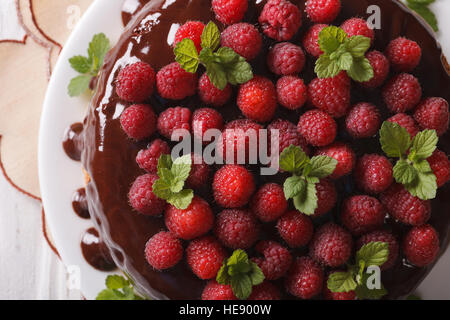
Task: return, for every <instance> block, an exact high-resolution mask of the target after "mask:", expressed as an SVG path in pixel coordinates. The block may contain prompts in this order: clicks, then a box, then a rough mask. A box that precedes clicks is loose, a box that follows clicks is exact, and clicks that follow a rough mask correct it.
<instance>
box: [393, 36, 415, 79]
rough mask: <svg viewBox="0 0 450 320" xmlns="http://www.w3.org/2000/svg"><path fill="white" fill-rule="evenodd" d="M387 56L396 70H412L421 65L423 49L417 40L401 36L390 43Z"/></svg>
mask: <svg viewBox="0 0 450 320" xmlns="http://www.w3.org/2000/svg"><path fill="white" fill-rule="evenodd" d="M386 56H387V57H388V59H389V61H390V62H391V65H392V68H393V69H394V70H395V71H398V72H410V71H412V70H413V69H414V68H415V67H417V66H418V65H419V62H420V58H421V57H422V49H421V48H420V46H419V45H418V44H417V42H415V41H412V40H409V39H406V38H403V37H399V38H397V39H394V40H392V41H391V42H390V43H389V45H388V46H387V48H386Z"/></svg>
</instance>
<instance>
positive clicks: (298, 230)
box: [277, 211, 314, 248]
mask: <svg viewBox="0 0 450 320" xmlns="http://www.w3.org/2000/svg"><path fill="white" fill-rule="evenodd" d="M277 230H278V233H279V234H280V236H281V238H283V240H284V241H286V243H287V244H288V245H289V246H290V247H291V248H297V247H303V246H306V245H307V244H308V242H309V240H311V238H312V236H313V232H314V226H313V223H312V221H311V218H309V217H308V216H306V215H304V214H302V213H301V212H299V211H289V212H287V213H286V214H284V215H283V216H282V217H281V218H280V219H279V220H278V222H277Z"/></svg>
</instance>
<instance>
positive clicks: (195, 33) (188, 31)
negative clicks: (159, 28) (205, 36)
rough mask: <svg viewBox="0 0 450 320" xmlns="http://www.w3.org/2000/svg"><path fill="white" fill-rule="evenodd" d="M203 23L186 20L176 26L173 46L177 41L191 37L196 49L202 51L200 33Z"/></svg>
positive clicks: (203, 26)
mask: <svg viewBox="0 0 450 320" xmlns="http://www.w3.org/2000/svg"><path fill="white" fill-rule="evenodd" d="M204 28H205V25H204V24H203V23H201V22H200V21H188V22H186V23H185V24H183V25H182V26H181V27H179V28H178V30H177V33H176V34H175V40H174V42H173V46H174V47H175V46H176V45H177V43H178V42H180V41H181V40H183V39H191V40H192V41H194V44H195V47H196V48H197V51H198V52H200V51H202V39H201V36H202V33H203V29H204Z"/></svg>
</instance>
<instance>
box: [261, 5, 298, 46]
mask: <svg viewBox="0 0 450 320" xmlns="http://www.w3.org/2000/svg"><path fill="white" fill-rule="evenodd" d="M258 21H259V23H260V24H261V29H262V30H263V32H264V34H265V35H266V36H268V37H270V38H272V39H275V40H277V41H287V40H289V39H291V38H292V37H293V36H294V35H295V34H296V33H297V31H298V29H299V28H300V26H301V25H302V14H301V12H300V10H299V8H298V7H297V6H296V5H294V4H292V3H291V2H289V1H287V0H269V1H267V3H266V4H265V5H264V8H263V10H262V12H261V15H260V16H259V19H258Z"/></svg>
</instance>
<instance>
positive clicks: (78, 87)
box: [68, 75, 92, 97]
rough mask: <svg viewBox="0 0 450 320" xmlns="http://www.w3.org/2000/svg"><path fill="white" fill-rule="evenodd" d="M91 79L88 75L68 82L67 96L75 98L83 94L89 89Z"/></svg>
mask: <svg viewBox="0 0 450 320" xmlns="http://www.w3.org/2000/svg"><path fill="white" fill-rule="evenodd" d="M91 78H92V76H90V75H81V76H77V77H75V78H73V79H72V80H70V83H69V87H68V93H69V96H71V97H75V96H79V95H81V94H83V93H84V92H85V91H86V90H87V89H89V83H90V82H91Z"/></svg>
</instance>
